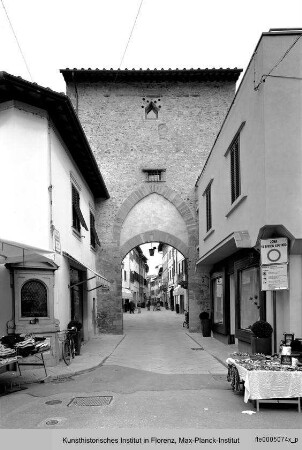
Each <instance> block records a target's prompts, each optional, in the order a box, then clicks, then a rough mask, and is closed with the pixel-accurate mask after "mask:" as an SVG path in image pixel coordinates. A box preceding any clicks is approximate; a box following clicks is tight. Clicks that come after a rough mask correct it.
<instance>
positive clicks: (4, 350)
mask: <svg viewBox="0 0 302 450" xmlns="http://www.w3.org/2000/svg"><path fill="white" fill-rule="evenodd" d="M49 348H50V346H49V344H48V343H47V342H45V337H39V336H34V335H33V334H29V335H26V334H11V335H7V336H3V337H2V338H1V339H0V360H1V359H4V358H7V357H8V356H10V357H13V356H16V355H17V356H29V355H33V354H35V353H37V352H41V351H45V350H48V349H49Z"/></svg>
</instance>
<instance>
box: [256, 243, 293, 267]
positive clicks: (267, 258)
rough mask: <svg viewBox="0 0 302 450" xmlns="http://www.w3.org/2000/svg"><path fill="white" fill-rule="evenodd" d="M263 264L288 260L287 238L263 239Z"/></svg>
mask: <svg viewBox="0 0 302 450" xmlns="http://www.w3.org/2000/svg"><path fill="white" fill-rule="evenodd" d="M260 245H261V264H283V263H287V262H288V243H287V238H275V239H261V241H260Z"/></svg>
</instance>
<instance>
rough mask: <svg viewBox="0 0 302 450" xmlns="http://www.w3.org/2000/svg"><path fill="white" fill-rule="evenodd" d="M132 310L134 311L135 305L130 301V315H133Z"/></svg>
mask: <svg viewBox="0 0 302 450" xmlns="http://www.w3.org/2000/svg"><path fill="white" fill-rule="evenodd" d="M134 310H135V303H134V302H133V301H132V300H130V302H129V312H130V314H134Z"/></svg>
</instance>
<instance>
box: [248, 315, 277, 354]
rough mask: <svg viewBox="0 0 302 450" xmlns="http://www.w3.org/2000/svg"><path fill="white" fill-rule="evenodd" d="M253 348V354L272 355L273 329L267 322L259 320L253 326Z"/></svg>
mask: <svg viewBox="0 0 302 450" xmlns="http://www.w3.org/2000/svg"><path fill="white" fill-rule="evenodd" d="M251 332H252V335H251V346H252V353H253V354H255V353H263V354H264V355H271V354H272V333H273V328H272V326H271V324H270V323H268V322H266V321H265V320H257V321H256V322H255V323H253V325H252V326H251Z"/></svg>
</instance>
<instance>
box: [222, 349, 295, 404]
mask: <svg viewBox="0 0 302 450" xmlns="http://www.w3.org/2000/svg"><path fill="white" fill-rule="evenodd" d="M226 362H227V364H228V365H233V366H235V367H236V369H237V370H238V374H239V378H240V380H242V381H244V402H245V403H247V402H248V401H249V400H255V401H256V406H257V411H259V403H294V404H297V406H298V411H299V412H301V405H300V398H301V397H302V371H298V370H291V371H289V370H288V371H287V370H258V369H254V370H247V369H246V368H245V367H243V366H242V365H240V362H238V361H235V360H234V359H233V358H228V359H227V360H226Z"/></svg>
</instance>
